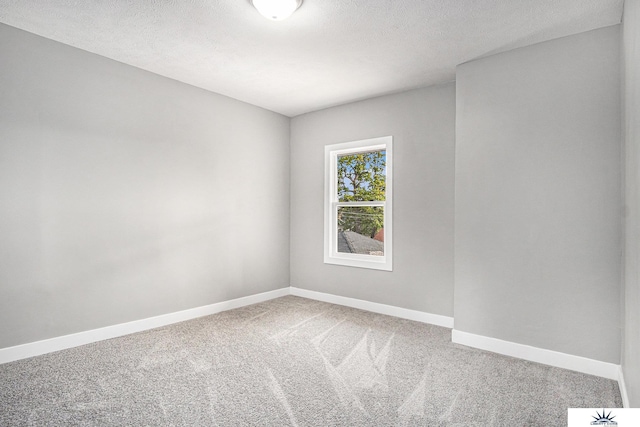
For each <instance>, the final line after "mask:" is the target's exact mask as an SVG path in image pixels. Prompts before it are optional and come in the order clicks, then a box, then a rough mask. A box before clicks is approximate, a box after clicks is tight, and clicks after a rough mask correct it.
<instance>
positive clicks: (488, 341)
mask: <svg viewBox="0 0 640 427" xmlns="http://www.w3.org/2000/svg"><path fill="white" fill-rule="evenodd" d="M451 341H453V342H454V343H456V344H462V345H466V346H469V347H475V348H479V349H481V350H487V351H491V352H493V353H499V354H504V355H506V356H511V357H517V358H519V359H524V360H529V361H531V362H537V363H542V364H544V365H549V366H555V367H557V368H563V369H569V370H572V371H577V372H582V373H584V374H589V375H595V376H598V377H604V378H608V379H610V380H616V381H617V380H618V379H619V376H620V365H616V364H614V363H608V362H601V361H599V360H593V359H588V358H586V357H581V356H574V355H571V354H566V353H560V352H558V351H553V350H545V349H542V348H538V347H532V346H529V345H525V344H518V343H514V342H510V341H503V340H499V339H497V338H490V337H485V336H482V335H475V334H470V333H468V332H462V331H459V330H456V329H454V330H453V331H451Z"/></svg>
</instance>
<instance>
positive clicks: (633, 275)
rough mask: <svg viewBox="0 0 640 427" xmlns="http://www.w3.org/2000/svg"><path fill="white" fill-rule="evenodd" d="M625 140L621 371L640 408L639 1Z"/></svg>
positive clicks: (629, 37) (628, 5) (628, 70)
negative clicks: (623, 286)
mask: <svg viewBox="0 0 640 427" xmlns="http://www.w3.org/2000/svg"><path fill="white" fill-rule="evenodd" d="M622 44H623V55H624V70H623V71H624V80H623V87H624V92H623V96H624V104H623V105H624V107H625V121H624V124H625V126H624V140H625V159H626V165H625V166H626V175H625V199H626V222H625V277H624V279H625V280H624V283H625V289H624V300H625V305H624V326H625V329H624V336H623V348H622V369H623V372H624V377H625V382H626V386H627V393H628V395H629V402H630V404H631V406H632V407H636V408H637V407H640V2H637V1H627V2H625V5H624V19H623V39H622Z"/></svg>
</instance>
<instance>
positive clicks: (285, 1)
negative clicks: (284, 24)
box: [251, 0, 302, 21]
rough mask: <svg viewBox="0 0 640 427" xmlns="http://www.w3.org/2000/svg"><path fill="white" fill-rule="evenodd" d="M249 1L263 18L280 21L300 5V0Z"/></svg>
mask: <svg viewBox="0 0 640 427" xmlns="http://www.w3.org/2000/svg"><path fill="white" fill-rule="evenodd" d="M251 3H252V4H253V7H255V8H256V9H258V12H260V14H261V15H262V16H264V17H265V18H267V19H271V20H272V21H282V20H283V19H287V18H288V17H290V16H291V14H292V13H293V12H295V11H296V10H297V9H298V8H299V7H300V5H301V4H302V0H251Z"/></svg>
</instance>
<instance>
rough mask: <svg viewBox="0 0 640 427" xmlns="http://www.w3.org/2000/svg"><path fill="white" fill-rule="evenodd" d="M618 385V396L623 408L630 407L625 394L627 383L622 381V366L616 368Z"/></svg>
mask: <svg viewBox="0 0 640 427" xmlns="http://www.w3.org/2000/svg"><path fill="white" fill-rule="evenodd" d="M618 386H619V387H620V396H622V406H623V407H624V408H630V406H629V395H628V394H627V384H626V383H625V382H624V372H623V370H622V366H620V369H619V370H618Z"/></svg>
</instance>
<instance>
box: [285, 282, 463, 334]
mask: <svg viewBox="0 0 640 427" xmlns="http://www.w3.org/2000/svg"><path fill="white" fill-rule="evenodd" d="M291 295H295V296H299V297H303V298H309V299H314V300H317V301H323V302H328V303H331V304H338V305H344V306H347V307H352V308H358V309H360V310H365V311H371V312H373V313H380V314H386V315H388V316H394V317H399V318H401V319H408V320H415V321H416V322H422V323H429V324H432V325H437V326H444V327H445V328H453V317H448V316H442V315H439V314H431V313H425V312H422V311H417V310H410V309H408V308H400V307H395V306H392V305H386V304H379V303H377V302H370V301H364V300H360V299H355V298H348V297H341V296H338V295H332V294H325V293H323V292H316V291H309V290H307V289H300V288H295V287H293V286H292V287H291Z"/></svg>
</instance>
